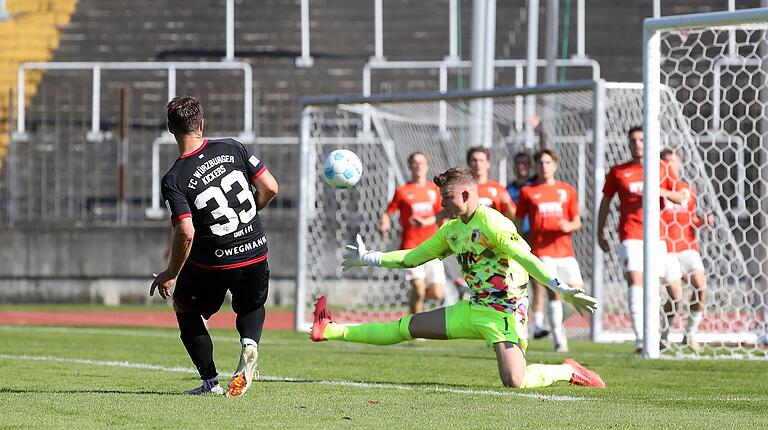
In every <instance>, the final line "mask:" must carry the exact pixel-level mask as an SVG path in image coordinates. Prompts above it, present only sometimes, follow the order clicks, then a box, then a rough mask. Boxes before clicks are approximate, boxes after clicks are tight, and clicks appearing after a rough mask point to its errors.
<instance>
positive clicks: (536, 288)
mask: <svg viewBox="0 0 768 430" xmlns="http://www.w3.org/2000/svg"><path fill="white" fill-rule="evenodd" d="M531 284H533V303H532V306H531V309H532V310H533V312H532V313H533V318H532V319H533V338H534V339H541V338H544V337H547V336H548V335H549V330H547V329H545V328H544V302H545V300H544V298H545V297H546V296H547V290H548V288H547V287H545V286H544V285H542V284H541V283H539V282H538V281H536V280H533V279H532V280H531Z"/></svg>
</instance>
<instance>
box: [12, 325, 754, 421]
mask: <svg viewBox="0 0 768 430" xmlns="http://www.w3.org/2000/svg"><path fill="white" fill-rule="evenodd" d="M212 334H213V336H214V348H215V351H214V353H215V357H216V363H217V365H218V368H219V371H220V372H221V373H222V375H221V376H222V377H223V378H222V379H225V378H226V377H227V376H228V375H229V373H230V372H231V371H232V370H233V369H234V367H235V366H236V365H237V359H238V353H239V350H240V346H239V343H238V341H237V336H236V333H235V332H234V330H232V331H229V330H226V331H222V330H217V331H213V333H212ZM571 347H572V353H571V354H570V356H572V357H574V358H575V359H577V360H579V361H581V362H582V363H583V364H585V365H587V366H589V367H591V368H593V369H594V370H596V371H598V372H599V373H600V374H601V375H602V377H603V379H605V381H606V383H607V384H608V388H607V389H605V390H595V389H589V388H583V387H571V386H569V385H568V384H566V383H558V384H557V385H555V386H552V387H548V388H543V389H537V390H512V389H505V388H503V387H501V385H500V382H499V377H498V374H497V370H496V361H495V358H494V355H493V353H492V352H491V351H490V350H489V349H487V348H486V347H485V346H484V344H483V343H482V342H480V341H477V342H471V341H425V342H419V343H408V344H401V345H395V346H389V347H375V346H366V345H354V344H345V343H340V342H336V343H332V342H325V343H321V344H313V343H312V342H310V341H309V339H308V338H307V335H306V334H298V333H291V332H267V333H265V335H264V338H263V341H262V345H261V347H260V354H261V356H260V360H259V369H260V371H261V380H260V381H259V382H257V383H255V384H254V385H253V386H252V387H251V389H250V390H249V391H248V392H247V393H246V394H245V395H244V396H243V397H241V398H238V399H227V398H223V397H214V396H203V397H193V396H186V395H182V394H180V393H181V392H182V391H184V390H186V389H189V388H192V387H194V386H197V385H199V380H198V379H197V374H196V372H195V371H194V370H193V369H192V365H191V363H190V361H189V358H188V357H187V354H186V352H185V351H184V348H183V346H182V344H181V342H180V341H179V339H178V333H177V331H175V330H171V329H126V328H67V327H27V326H0V405H1V406H2V407H1V408H0V409H1V410H2V411H1V412H0V428H3V429H8V428H19V429H22V428H23V429H28V428H36V429H38V428H172V429H180V428H184V429H187V428H202V429H212V428H227V429H229V428H350V429H357V428H389V429H400V428H418V429H422V428H439V429H457V428H462V429H463V428H483V429H487V428H498V429H501V428H569V427H570V428H574V427H575V428H619V429H623V428H667V429H681V428H697V429H699V428H719V429H722V428H738V429H743V428H766V426H767V425H768V363H766V362H765V361H736V360H719V361H715V360H698V361H672V360H660V361H649V360H643V359H640V358H635V357H633V356H632V354H631V346H629V345H628V344H624V345H621V344H619V345H613V344H612V345H603V344H592V343H587V342H572V345H571ZM550 350H551V345H550V343H549V342H544V341H534V342H532V344H531V346H530V348H529V353H528V358H529V362H542V363H559V362H560V361H561V360H562V358H563V356H561V355H557V354H554V353H552V352H550Z"/></svg>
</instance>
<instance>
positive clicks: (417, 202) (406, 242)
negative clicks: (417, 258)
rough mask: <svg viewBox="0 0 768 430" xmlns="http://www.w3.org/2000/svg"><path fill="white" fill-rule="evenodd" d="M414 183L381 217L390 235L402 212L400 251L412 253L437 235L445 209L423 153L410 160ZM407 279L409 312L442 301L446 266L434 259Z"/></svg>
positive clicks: (383, 229)
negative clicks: (397, 214) (428, 301)
mask: <svg viewBox="0 0 768 430" xmlns="http://www.w3.org/2000/svg"><path fill="white" fill-rule="evenodd" d="M408 168H409V169H410V170H411V181H410V182H408V183H407V184H405V185H403V186H401V187H399V188H397V189H396V190H395V195H394V196H393V197H392V201H391V202H390V203H389V206H388V207H387V210H386V212H384V213H383V214H382V215H381V220H380V221H379V231H380V232H381V234H382V235H385V236H386V235H387V234H388V233H389V231H390V230H391V228H392V215H393V214H394V213H395V212H397V211H400V226H401V227H402V229H403V235H402V242H401V244H400V249H413V248H416V247H417V246H419V245H421V242H424V241H425V240H427V239H429V238H430V237H431V236H432V235H433V234H435V232H436V231H437V224H436V221H437V214H438V212H440V210H441V208H442V199H441V198H440V189H438V188H437V185H435V184H434V183H433V182H429V181H427V171H428V170H429V158H428V157H427V154H425V153H423V152H414V153H413V154H411V155H410V156H408ZM405 279H406V280H408V281H410V283H411V298H410V311H411V313H412V314H416V313H419V312H422V311H423V310H424V299H425V298H429V299H432V300H442V299H443V288H444V285H445V268H444V267H443V262H442V261H440V260H438V259H434V260H431V261H428V262H426V263H424V264H422V265H421V266H417V267H413V268H410V269H406V275H405Z"/></svg>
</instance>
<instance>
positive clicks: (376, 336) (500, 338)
mask: <svg viewBox="0 0 768 430" xmlns="http://www.w3.org/2000/svg"><path fill="white" fill-rule="evenodd" d="M435 184H437V186H438V187H440V193H441V195H442V198H443V203H442V205H443V207H444V208H445V210H446V211H447V213H448V214H449V215H450V216H451V217H452V218H453V219H452V220H451V221H448V222H447V223H445V224H444V225H443V226H442V227H440V229H439V230H438V231H437V233H435V234H434V235H433V236H432V237H430V238H429V239H427V240H426V241H425V242H423V243H422V244H421V245H419V246H418V247H416V248H414V249H412V250H400V251H392V252H385V253H382V252H378V251H368V250H366V248H365V245H364V244H363V241H362V239H361V238H360V236H359V235H358V236H357V246H353V245H348V246H347V250H346V253H345V256H344V262H343V263H342V264H343V267H344V270H347V269H350V268H353V267H361V266H381V267H391V268H404V267H414V266H418V265H420V264H424V263H425V262H427V261H430V260H432V259H434V258H440V259H444V258H445V257H447V256H449V255H451V254H456V257H457V259H458V261H459V264H460V265H461V269H462V272H463V273H464V277H465V279H466V281H467V284H468V285H469V286H470V289H471V292H472V296H471V298H470V300H462V301H460V302H459V303H457V304H455V305H453V306H448V307H445V308H440V309H435V310H433V311H429V312H423V313H417V314H415V315H408V316H405V317H403V318H401V319H400V320H399V321H393V322H389V323H367V324H361V325H354V326H345V325H341V324H336V323H334V322H333V319H332V318H331V314H330V312H328V310H327V309H326V307H325V297H324V296H321V297H320V298H319V299H318V300H317V304H316V305H315V317H314V322H313V324H312V333H311V338H312V340H313V341H315V342H320V341H324V340H341V341H345V342H357V343H367V344H373V345H391V344H395V343H399V342H403V341H406V340H410V339H413V338H414V337H420V338H427V339H484V340H485V341H486V342H487V343H488V345H489V346H492V347H493V349H494V350H495V352H496V359H497V362H498V367H499V376H500V377H501V381H502V383H503V384H504V385H505V386H507V387H515V388H537V387H545V386H548V385H551V384H552V383H554V382H556V381H570V382H571V383H572V384H577V385H586V386H591V387H598V388H604V387H605V383H604V382H603V380H602V379H601V378H600V376H599V375H598V374H597V373H595V372H593V371H591V370H589V369H587V368H585V367H583V366H581V365H580V364H579V363H577V362H576V361H574V360H572V359H566V360H565V361H564V362H563V364H561V365H543V364H530V365H528V366H526V360H525V349H526V347H527V345H528V340H527V332H528V331H527V327H526V324H527V315H528V291H527V289H526V285H527V283H528V276H529V274H530V275H532V276H533V277H534V278H535V279H536V280H538V281H539V282H541V283H543V284H544V285H547V286H548V287H549V288H551V289H552V290H553V291H555V292H557V293H559V294H560V295H561V296H562V298H563V300H566V301H568V302H570V303H571V304H572V305H573V306H574V307H575V308H576V310H577V311H578V312H579V313H582V312H583V311H589V312H593V311H594V310H595V307H596V304H597V301H596V300H595V299H594V298H592V297H590V296H588V295H586V294H584V290H582V289H577V288H571V287H569V286H568V285H566V284H564V283H563V282H562V281H560V280H559V279H557V278H555V277H553V276H551V275H550V273H549V270H548V269H547V268H546V266H544V264H543V263H542V262H541V261H540V260H539V259H538V258H537V257H536V256H534V255H533V254H531V252H530V247H529V246H528V244H527V243H526V242H525V241H524V240H523V239H522V238H521V237H520V235H519V234H518V233H517V230H516V229H515V226H514V224H513V223H512V221H510V220H509V219H507V218H506V217H504V215H502V214H501V213H499V212H497V211H495V210H493V209H491V208H488V207H484V206H481V205H479V203H478V196H477V182H476V181H475V179H474V178H473V177H472V173H471V172H470V171H469V170H467V169H459V168H453V169H449V170H447V171H446V172H444V173H442V174H440V175H437V176H435Z"/></svg>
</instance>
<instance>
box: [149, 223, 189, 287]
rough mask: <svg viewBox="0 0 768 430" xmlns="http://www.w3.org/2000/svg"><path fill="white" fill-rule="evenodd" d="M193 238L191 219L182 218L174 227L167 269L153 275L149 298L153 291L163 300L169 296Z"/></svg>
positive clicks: (187, 255)
mask: <svg viewBox="0 0 768 430" xmlns="http://www.w3.org/2000/svg"><path fill="white" fill-rule="evenodd" d="M194 237H195V227H194V226H193V224H192V218H183V219H182V220H181V221H179V222H178V223H177V224H176V226H174V228H173V235H172V239H171V257H170V259H169V261H168V267H167V268H166V269H165V270H163V271H162V272H160V273H158V274H153V276H155V279H154V281H152V286H151V287H150V288H149V295H150V296H154V295H155V289H157V291H158V293H159V294H160V297H162V298H163V299H167V298H168V297H169V296H170V295H171V288H173V285H174V284H175V283H176V278H177V277H178V276H179V272H181V268H182V267H184V262H186V261H187V257H189V251H190V250H191V249H192V239H193V238H194Z"/></svg>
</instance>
